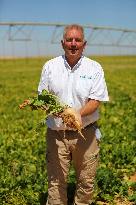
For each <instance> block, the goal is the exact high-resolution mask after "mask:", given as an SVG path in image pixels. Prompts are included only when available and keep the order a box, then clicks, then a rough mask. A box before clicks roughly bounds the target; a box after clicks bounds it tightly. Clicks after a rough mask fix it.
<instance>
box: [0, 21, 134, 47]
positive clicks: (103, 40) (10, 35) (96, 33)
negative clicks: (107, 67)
mask: <svg viewBox="0 0 136 205" xmlns="http://www.w3.org/2000/svg"><path fill="white" fill-rule="evenodd" d="M66 25H68V24H62V23H35V22H0V26H4V27H5V26H6V27H7V28H8V29H7V30H6V31H5V33H4V35H3V36H2V38H3V39H5V38H7V39H8V40H9V41H32V40H33V31H34V29H35V27H46V28H47V27H52V29H53V30H52V31H51V36H50V39H49V41H50V43H52V44H56V43H60V40H61V38H62V35H63V28H64V27H65V26H66ZM82 26H83V28H84V31H85V38H86V40H87V43H88V45H90V46H111V47H136V30H132V29H123V28H114V27H104V26H93V25H82ZM0 38H1V37H0Z"/></svg>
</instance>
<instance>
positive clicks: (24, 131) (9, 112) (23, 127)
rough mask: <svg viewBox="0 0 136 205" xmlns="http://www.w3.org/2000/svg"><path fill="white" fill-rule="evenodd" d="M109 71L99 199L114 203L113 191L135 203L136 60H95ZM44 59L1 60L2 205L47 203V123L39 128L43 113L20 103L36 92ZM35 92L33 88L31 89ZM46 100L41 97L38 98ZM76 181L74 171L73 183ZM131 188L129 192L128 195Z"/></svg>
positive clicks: (0, 157)
mask: <svg viewBox="0 0 136 205" xmlns="http://www.w3.org/2000/svg"><path fill="white" fill-rule="evenodd" d="M96 60H98V61H99V62H100V63H101V64H102V66H103V68H104V69H105V77H106V81H107V84H108V90H109V94H110V102H109V103H106V104H103V105H102V106H101V119H100V120H99V125H100V128H101V131H102V135H103V137H102V139H101V144H100V148H101V151H100V163H99V167H98V171H97V179H96V183H97V188H96V191H95V195H96V199H97V200H105V201H112V200H113V198H114V197H115V195H120V196H123V197H128V199H129V201H132V202H133V203H135V202H136V195H135V183H134V184H132V183H131V184H130V183H129V181H128V180H127V179H128V177H129V176H130V175H132V174H133V173H135V172H136V155H135V150H136V120H135V116H136V98H135V96H136V89H135V87H136V80H135V76H136V67H135V65H136V58H135V56H130V57H125V56H122V57H101V58H96ZM44 61H45V59H27V60H26V59H15V60H12V61H11V60H1V61H0V73H1V74H0V116H1V120H0V204H2V205H9V204H10V205H15V204H16V205H18V204H22V205H43V204H44V200H45V198H46V196H47V195H46V193H47V175H46V161H45V150H46V139H45V136H46V126H44V127H42V128H41V129H39V131H38V132H36V131H35V130H36V128H37V123H38V122H40V121H41V119H43V118H44V117H45V114H44V113H43V112H42V111H39V112H37V111H35V110H34V111H32V112H30V109H29V108H27V107H26V109H24V110H20V109H19V108H18V105H19V104H21V103H22V100H23V99H26V98H27V96H33V95H35V91H36V90H37V87H38V83H39V78H40V73H41V68H42V65H43V63H44ZM33 90H34V91H33ZM40 100H41V101H42V100H43V99H42V98H40ZM74 181H75V175H74V170H73V169H71V172H70V175H69V184H72V187H74V185H73V183H74ZM129 189H131V193H129Z"/></svg>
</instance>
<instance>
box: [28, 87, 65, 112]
mask: <svg viewBox="0 0 136 205" xmlns="http://www.w3.org/2000/svg"><path fill="white" fill-rule="evenodd" d="M29 101H30V102H29V105H30V106H31V108H32V109H33V110H37V109H44V110H45V111H46V115H47V116H48V115H51V114H58V113H60V112H63V111H64V109H65V107H66V105H62V103H60V100H59V98H58V97H57V96H55V95H53V94H52V93H50V92H49V91H47V90H43V91H42V93H41V94H39V95H37V96H35V97H31V98H29Z"/></svg>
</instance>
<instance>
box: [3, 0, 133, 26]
mask: <svg viewBox="0 0 136 205" xmlns="http://www.w3.org/2000/svg"><path fill="white" fill-rule="evenodd" d="M8 21H10V22H12V21H13V22H22V21H23V22H28V21H29V22H49V23H79V24H90V25H95V26H113V27H119V28H130V29H136V0H54V1H53V0H0V22H8Z"/></svg>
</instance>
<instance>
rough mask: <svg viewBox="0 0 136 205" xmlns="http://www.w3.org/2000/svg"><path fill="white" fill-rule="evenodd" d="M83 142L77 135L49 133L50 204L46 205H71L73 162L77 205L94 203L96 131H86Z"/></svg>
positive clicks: (89, 129) (86, 129)
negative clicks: (71, 167) (69, 188)
mask: <svg viewBox="0 0 136 205" xmlns="http://www.w3.org/2000/svg"><path fill="white" fill-rule="evenodd" d="M82 133H83V135H84V136H85V138H86V139H83V138H82V137H81V136H80V134H79V133H78V132H76V131H66V132H65V135H64V131H55V130H51V129H48V130H47V156H46V160H47V175H48V200H47V203H46V205H67V177H68V173H69V169H70V164H71V160H72V161H73V164H74V167H75V171H76V179H77V186H76V192H75V198H74V204H76V205H88V204H91V202H92V197H93V189H94V188H93V186H94V179H95V174H96V167H97V163H98V153H99V148H98V146H97V141H96V136H95V128H94V127H93V126H90V127H87V128H85V129H84V130H83V132H82Z"/></svg>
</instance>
